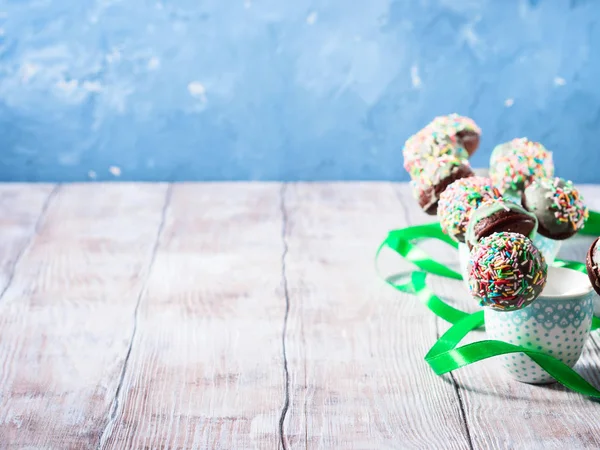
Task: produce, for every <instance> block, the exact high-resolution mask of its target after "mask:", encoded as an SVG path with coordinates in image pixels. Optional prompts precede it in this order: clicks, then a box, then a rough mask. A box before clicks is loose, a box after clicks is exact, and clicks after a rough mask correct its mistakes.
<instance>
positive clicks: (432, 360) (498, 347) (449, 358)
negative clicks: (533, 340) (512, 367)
mask: <svg viewBox="0 0 600 450" xmlns="http://www.w3.org/2000/svg"><path fill="white" fill-rule="evenodd" d="M483 323H484V318H483V311H478V312H476V313H474V314H470V315H468V316H466V317H465V318H464V319H462V320H461V321H460V322H458V323H457V324H455V325H453V326H452V327H451V328H450V329H449V330H448V331H446V333H444V334H443V335H442V337H441V338H440V339H438V341H437V342H436V343H435V344H434V345H433V347H431V349H430V350H429V352H428V353H427V355H425V361H427V363H428V364H429V366H430V367H431V368H432V369H433V371H434V372H435V373H436V374H437V375H443V374H445V373H448V372H452V371H453V370H456V369H460V368H461V367H465V366H467V365H469V364H473V363H475V362H477V361H482V360H484V359H487V358H492V357H494V356H499V355H506V354H508V353H525V354H526V355H527V356H529V357H530V358H531V359H532V360H534V361H535V362H536V363H537V364H538V365H539V366H540V367H542V368H543V369H544V370H545V371H546V372H548V373H549V374H550V375H551V376H552V377H553V378H554V379H555V380H556V381H558V382H559V383H561V384H562V385H563V386H565V387H567V388H569V389H571V390H572V391H575V392H578V393H580V394H583V395H586V396H588V397H592V398H597V399H600V391H599V390H598V389H596V388H595V387H594V386H592V385H591V384H590V383H589V382H587V381H586V380H585V378H583V377H582V376H581V375H579V374H578V373H577V372H575V371H574V370H573V369H571V368H570V367H569V366H567V365H566V364H565V363H563V362H562V361H560V360H558V359H556V358H554V357H552V356H550V355H546V354H545V353H541V352H538V351H534V350H530V349H528V348H525V347H520V346H518V345H513V344H508V343H506V342H502V341H496V340H485V341H479V342H474V343H472V344H467V345H463V346H462V347H457V346H458V344H459V342H460V341H461V340H462V339H463V338H464V337H465V336H466V335H467V334H468V333H469V332H471V331H472V330H474V329H476V328H479V327H481V326H482V325H483Z"/></svg>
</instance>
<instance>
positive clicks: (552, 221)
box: [522, 177, 589, 241]
mask: <svg viewBox="0 0 600 450" xmlns="http://www.w3.org/2000/svg"><path fill="white" fill-rule="evenodd" d="M522 202H523V207H524V208H525V209H527V210H528V211H529V212H531V213H532V214H534V215H535V216H536V217H537V219H538V222H539V225H538V233H539V234H541V235H542V236H545V237H547V238H550V239H554V240H557V241H560V240H564V239H568V238H570V237H571V236H573V235H575V234H576V233H577V232H578V231H579V230H581V229H582V228H583V226H584V224H585V222H586V220H587V219H588V217H589V210H588V208H587V206H586V205H585V202H584V199H583V196H582V195H581V194H580V193H579V191H578V190H577V188H575V186H573V183H572V182H571V181H567V180H564V179H563V178H558V177H556V178H540V179H537V180H534V181H533V182H532V183H531V184H530V185H529V186H528V187H527V188H526V189H525V192H524V193H523V198H522Z"/></svg>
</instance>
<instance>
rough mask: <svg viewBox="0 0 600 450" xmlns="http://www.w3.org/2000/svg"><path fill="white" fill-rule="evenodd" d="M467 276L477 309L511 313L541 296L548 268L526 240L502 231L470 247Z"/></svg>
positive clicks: (531, 244)
mask: <svg viewBox="0 0 600 450" xmlns="http://www.w3.org/2000/svg"><path fill="white" fill-rule="evenodd" d="M468 273H469V289H470V291H471V294H472V295H473V296H474V297H475V298H476V299H477V300H478V301H479V304H480V306H486V307H489V308H493V309H496V310H500V311H514V310H517V309H521V308H524V307H525V306H527V305H529V304H531V303H532V302H533V301H534V300H535V299H536V298H537V297H538V296H539V295H540V293H541V292H542V290H543V288H544V286H545V285H546V279H547V276H548V266H547V264H546V261H545V260H544V257H543V256H542V254H541V253H540V251H539V250H538V249H537V247H535V245H533V242H531V240H530V239H529V238H527V237H525V236H523V235H522V234H518V233H510V232H501V233H494V234H492V235H490V236H487V237H484V238H482V239H481V240H480V241H479V243H478V244H477V245H476V246H475V247H473V250H472V251H471V259H470V261H469V268H468Z"/></svg>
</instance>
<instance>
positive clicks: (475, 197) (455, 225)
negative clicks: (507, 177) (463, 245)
mask: <svg viewBox="0 0 600 450" xmlns="http://www.w3.org/2000/svg"><path fill="white" fill-rule="evenodd" d="M500 197H501V195H500V191H498V189H497V188H496V187H494V186H493V184H492V180H490V179H489V178H486V177H478V176H473V177H469V178H463V179H460V180H458V181H455V182H453V183H452V184H450V185H449V186H448V187H447V188H446V190H445V191H444V192H443V193H442V194H440V201H439V205H438V217H439V219H440V225H441V226H442V231H443V232H444V233H446V234H447V235H448V236H450V237H451V238H452V239H454V240H455V241H458V242H464V241H465V233H466V231H467V225H468V224H469V220H470V219H471V214H472V213H473V211H474V210H475V209H476V208H477V207H478V206H479V205H480V204H481V203H482V202H484V201H486V200H493V199H499V198H500Z"/></svg>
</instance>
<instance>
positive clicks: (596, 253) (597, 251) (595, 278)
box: [585, 238, 600, 295]
mask: <svg viewBox="0 0 600 450" xmlns="http://www.w3.org/2000/svg"><path fill="white" fill-rule="evenodd" d="M599 243H600V238H596V240H595V241H594V242H593V243H592V245H591V246H590V249H589V250H588V252H587V257H586V258H585V266H586V268H587V273H588V277H589V279H590V281H591V283H592V286H593V287H594V290H595V291H596V293H597V294H598V295H600V244H599Z"/></svg>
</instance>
